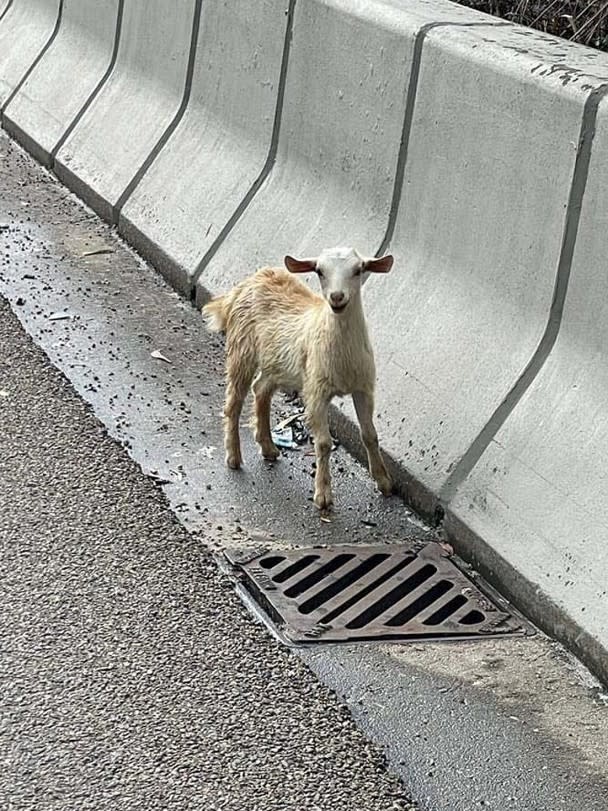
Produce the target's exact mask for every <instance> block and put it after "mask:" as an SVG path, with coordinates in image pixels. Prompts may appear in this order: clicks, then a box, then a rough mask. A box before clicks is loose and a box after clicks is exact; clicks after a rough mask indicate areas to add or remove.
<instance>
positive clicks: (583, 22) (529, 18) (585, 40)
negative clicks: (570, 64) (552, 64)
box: [457, 0, 608, 51]
mask: <svg viewBox="0 0 608 811" xmlns="http://www.w3.org/2000/svg"><path fill="white" fill-rule="evenodd" d="M457 2H459V3H460V4H461V5H463V6H470V7H471V8H475V9H477V10H478V11H485V12H487V13H488V14H494V15H495V16H496V17H502V18H503V19H505V20H510V21H511V22H516V23H521V24H522V25H529V26H530V27H531V28H537V29H538V30H539V31H546V32H548V33H550V34H555V35H557V36H558V37H563V38H564V39H569V40H572V41H573V42H580V43H582V44H583V45H589V46H591V47H592V48H599V49H600V50H601V51H608V0H457Z"/></svg>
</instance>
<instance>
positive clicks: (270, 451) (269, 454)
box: [261, 444, 281, 462]
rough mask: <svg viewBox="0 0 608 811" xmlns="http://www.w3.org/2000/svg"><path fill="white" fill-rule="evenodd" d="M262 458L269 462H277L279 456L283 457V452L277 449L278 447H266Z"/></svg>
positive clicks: (272, 445)
mask: <svg viewBox="0 0 608 811" xmlns="http://www.w3.org/2000/svg"><path fill="white" fill-rule="evenodd" d="M261 450H262V456H263V457H264V459H266V461H268V462H275V461H276V460H277V459H278V458H279V456H280V455H281V451H280V450H279V449H278V448H277V446H276V445H274V444H271V445H267V446H266V445H265V446H264V447H263V448H262V449H261Z"/></svg>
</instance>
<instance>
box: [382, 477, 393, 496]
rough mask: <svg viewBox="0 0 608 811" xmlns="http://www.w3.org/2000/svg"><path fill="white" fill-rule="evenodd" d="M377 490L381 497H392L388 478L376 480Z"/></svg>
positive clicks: (390, 483) (391, 488)
mask: <svg viewBox="0 0 608 811" xmlns="http://www.w3.org/2000/svg"><path fill="white" fill-rule="evenodd" d="M378 490H380V492H381V493H382V495H383V496H392V495H393V483H392V481H391V480H390V479H389V477H388V476H383V477H382V478H381V479H378Z"/></svg>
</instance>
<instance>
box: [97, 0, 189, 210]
mask: <svg viewBox="0 0 608 811" xmlns="http://www.w3.org/2000/svg"><path fill="white" fill-rule="evenodd" d="M202 5H203V0H196V4H195V6H194V15H193V18H192V36H191V37H190V51H189V54H188V66H187V68H186V83H185V87H184V93H183V96H182V101H181V104H180V106H179V109H178V111H177V112H176V113H175V115H174V116H173V119H172V120H171V122H170V123H169V125H168V126H167V128H166V129H165V131H164V132H163V134H162V135H161V136H160V138H159V139H158V141H157V142H156V144H155V145H154V146H153V147H152V150H151V152H150V154H149V155H148V157H147V158H146V159H145V161H144V162H143V164H142V165H141V166H140V167H139V169H138V170H137V172H136V173H135V174H134V175H133V177H132V178H131V180H130V181H129V183H128V185H127V187H126V189H125V190H124V191H123V193H122V194H121V195H120V197H119V198H118V200H117V201H116V204H115V205H114V206H113V207H112V225H117V224H118V219H119V217H120V212H121V211H122V208H123V206H124V204H125V203H126V202H127V200H128V199H129V197H130V196H131V195H132V194H133V192H134V191H135V189H136V188H137V186H138V185H139V184H140V183H141V180H142V178H143V176H144V175H145V174H146V172H147V171H148V169H149V168H150V167H151V166H152V164H153V163H154V161H155V160H156V158H157V157H158V156H159V154H160V152H161V150H162V148H163V147H164V146H165V144H166V143H167V141H168V140H169V138H170V137H171V136H172V135H173V133H174V131H175V129H176V127H177V125H178V124H179V122H180V121H181V120H182V118H183V116H184V113H185V112H186V108H187V107H188V102H189V101H190V94H191V93H192V78H193V76H194V63H195V61H196V49H197V44H198V33H199V29H200V24H201V8H202Z"/></svg>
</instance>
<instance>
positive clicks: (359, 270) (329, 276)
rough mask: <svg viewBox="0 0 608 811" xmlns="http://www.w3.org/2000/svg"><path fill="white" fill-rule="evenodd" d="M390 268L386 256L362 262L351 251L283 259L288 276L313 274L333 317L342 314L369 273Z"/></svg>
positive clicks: (361, 257)
mask: <svg viewBox="0 0 608 811" xmlns="http://www.w3.org/2000/svg"><path fill="white" fill-rule="evenodd" d="M392 266H393V257H392V256H391V255H390V254H387V255H386V256H382V257H380V258H379V259H374V258H372V259H366V258H364V257H363V256H361V255H360V254H359V253H357V251H355V250H354V249H353V248H329V249H327V250H324V251H323V252H322V253H321V254H320V255H319V256H318V257H317V258H316V259H294V258H293V257H292V256H286V257H285V267H286V268H287V270H288V271H289V272H290V273H316V274H317V276H318V277H319V281H320V283H321V292H322V293H323V298H324V299H325V300H326V301H327V303H328V304H329V306H330V307H331V309H332V311H333V312H334V313H336V314H338V313H342V312H344V310H345V309H346V308H347V306H348V303H349V302H350V301H353V300H355V299H356V298H357V296H359V294H360V293H361V286H362V285H363V284H364V283H365V281H366V280H367V278H368V274H369V273H388V272H389V270H390V269H391V268H392Z"/></svg>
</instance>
